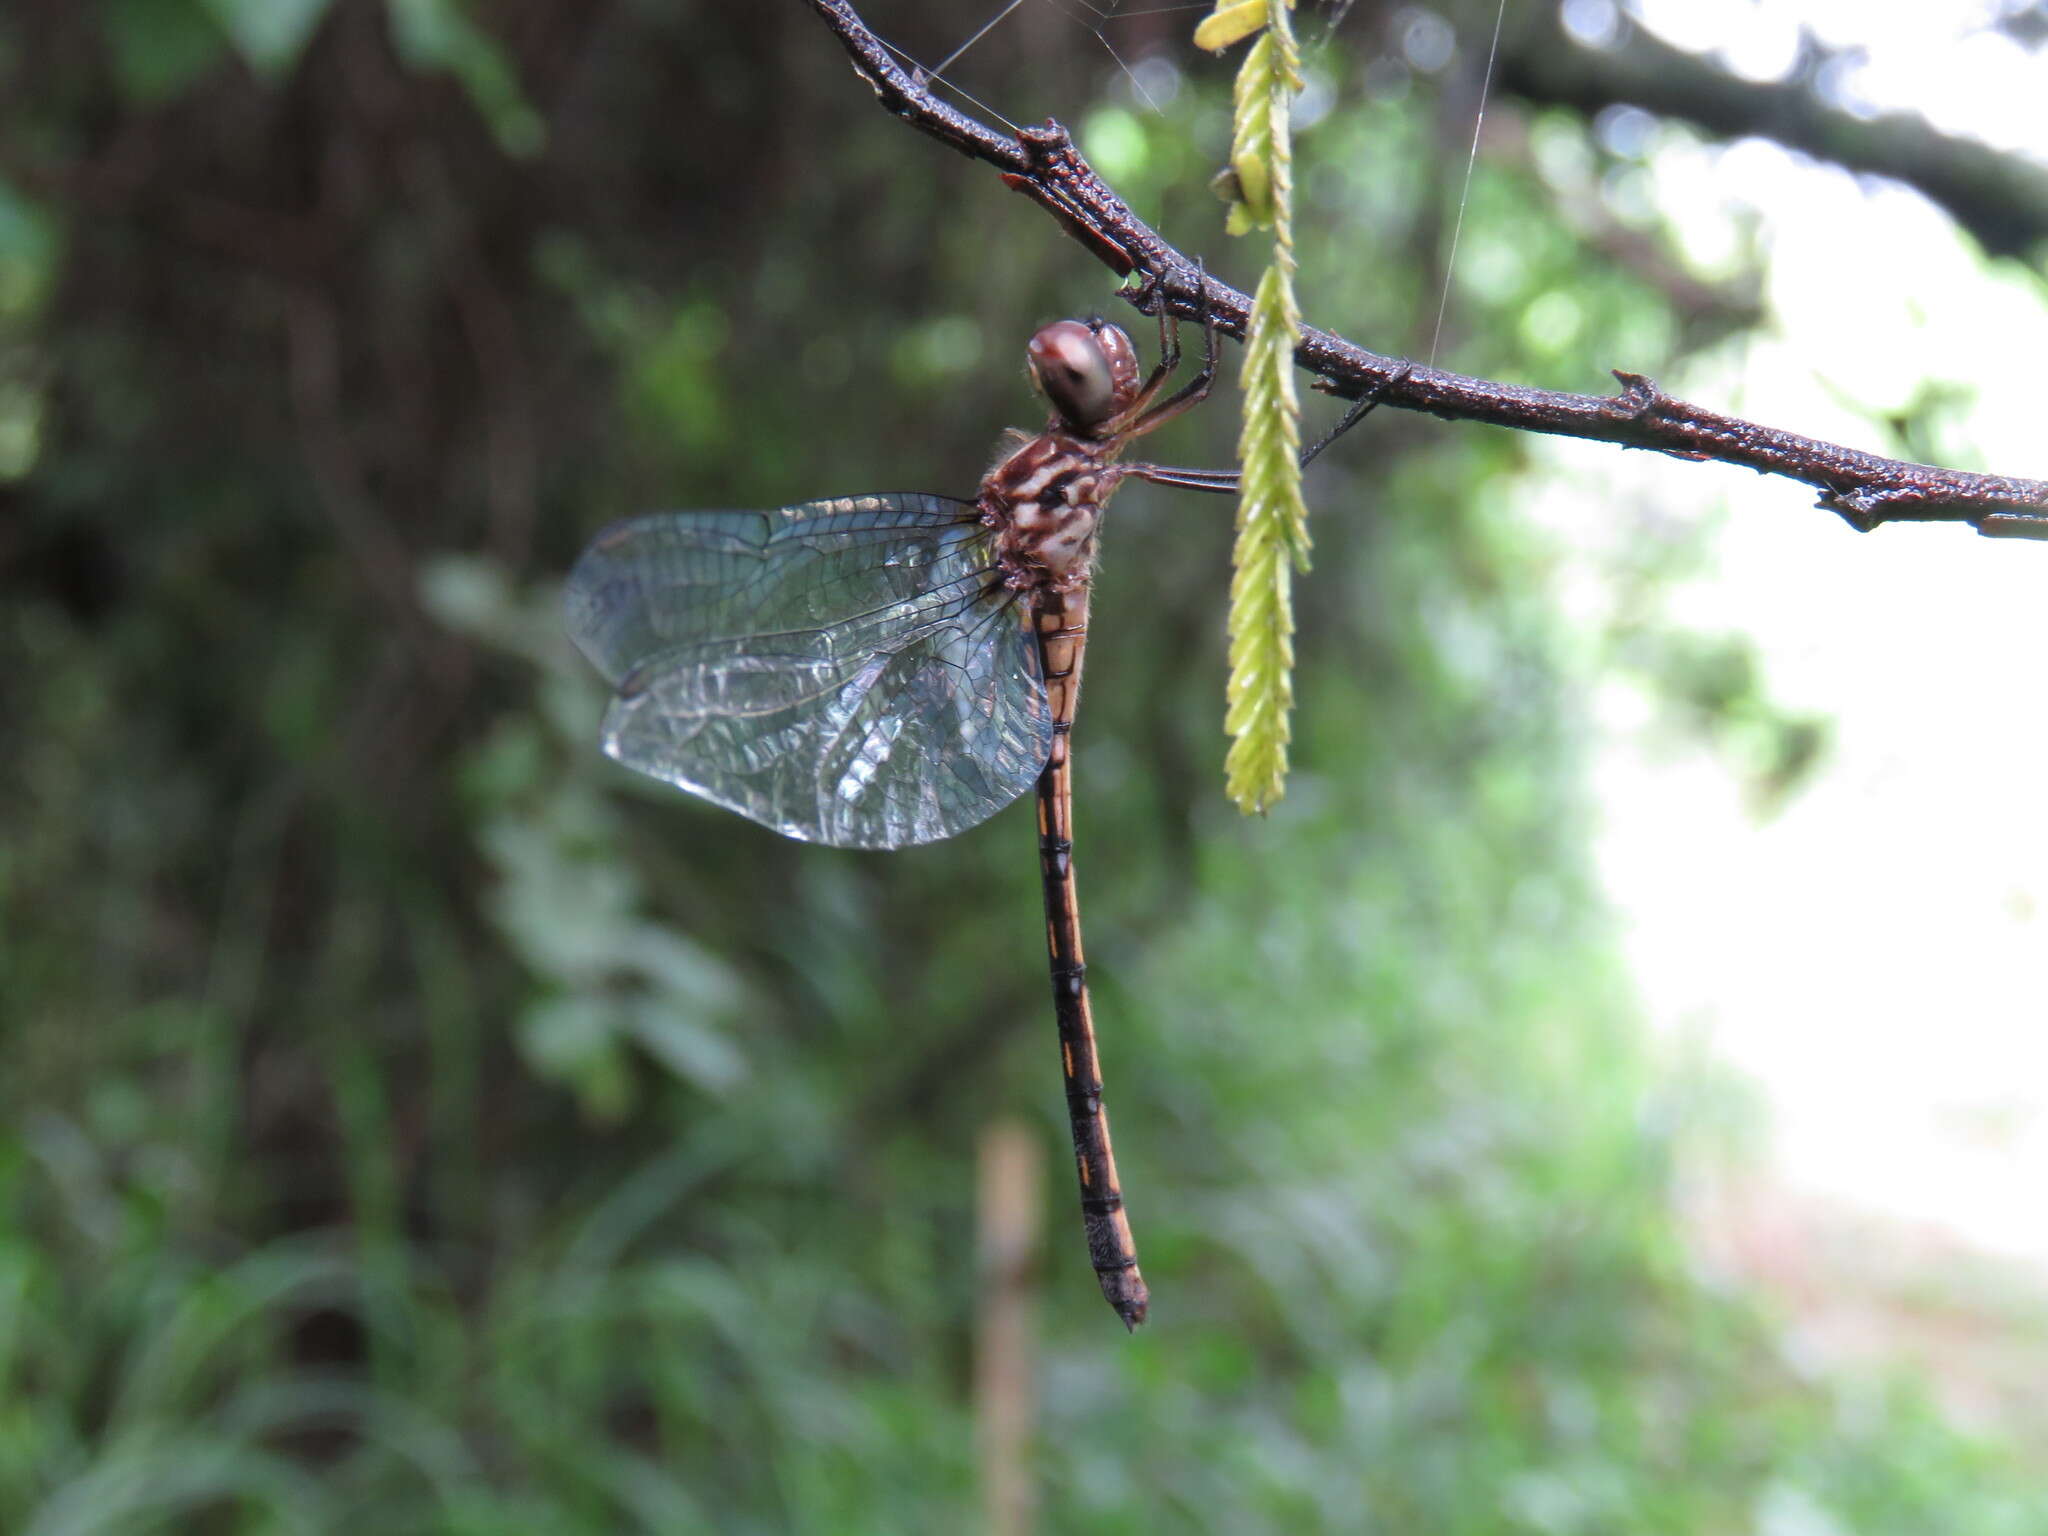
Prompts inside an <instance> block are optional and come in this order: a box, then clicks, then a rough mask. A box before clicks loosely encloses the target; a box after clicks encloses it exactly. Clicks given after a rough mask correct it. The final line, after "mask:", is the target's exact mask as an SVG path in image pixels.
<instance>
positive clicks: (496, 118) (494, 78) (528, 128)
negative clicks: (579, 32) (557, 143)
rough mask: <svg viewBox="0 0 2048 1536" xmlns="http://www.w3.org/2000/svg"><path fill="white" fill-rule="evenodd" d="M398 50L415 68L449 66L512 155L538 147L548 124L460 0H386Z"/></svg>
mask: <svg viewBox="0 0 2048 1536" xmlns="http://www.w3.org/2000/svg"><path fill="white" fill-rule="evenodd" d="M385 3H386V5H387V6H389V8H390V12H391V36H392V40H393V42H394V43H395V44H396V45H397V48H398V56H399V57H400V58H401V59H403V60H404V61H405V62H406V63H407V64H408V65H410V66H411V67H412V68H414V69H445V70H447V71H448V72H449V73H451V74H453V75H454V76H455V77H456V78H457V79H458V80H460V81H461V82H462V88H463V90H464V91H465V92H467V93H468V96H469V100H470V104H471V105H472V106H474V107H475V108H476V109H477V111H478V112H479V113H480V114H481V115H482V117H483V119H484V121H485V122H487V123H489V124H490V125H491V133H492V135H493V136H494V137H495V138H496V139H497V141H498V145H499V147H500V148H502V149H503V150H504V151H505V153H506V154H508V155H530V154H533V153H535V152H536V151H538V150H539V148H540V146H541V141H542V139H544V138H545V137H546V133H547V129H546V125H545V123H543V121H542V120H541V116H540V114H539V113H538V112H536V111H534V109H533V107H532V106H531V105H530V104H529V103H528V102H527V100H526V96H525V94H524V93H523V92H522V91H521V90H520V89H519V78H518V76H517V74H516V73H515V72H514V70H513V68H512V61H511V60H510V59H509V58H507V57H506V55H505V51H504V50H503V49H502V48H500V47H499V46H498V44H497V41H496V40H495V39H494V38H492V37H491V36H490V35H489V34H487V33H486V32H484V31H483V30H482V29H480V28H479V27H478V26H477V25H476V24H475V23H474V22H472V21H471V20H470V19H469V17H468V16H467V15H466V14H465V13H464V11H463V9H462V7H461V5H460V4H458V3H457V0H385Z"/></svg>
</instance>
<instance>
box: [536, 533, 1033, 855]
mask: <svg viewBox="0 0 2048 1536" xmlns="http://www.w3.org/2000/svg"><path fill="white" fill-rule="evenodd" d="M991 562H992V556H991V550H990V543H989V530H988V529H986V528H984V527H983V526H982V525H981V520H980V515H979V513H978V512H977V511H976V510H975V508H974V507H973V506H972V505H971V504H969V503H967V502H961V501H954V500H952V499H950V498H948V497H944V496H927V495H920V494H892V495H878V496H847V497H841V498H838V499H835V500H832V501H812V502H804V503H801V504H799V505H797V506H793V507H783V508H782V509H780V510H779V511H774V512H661V513H655V514H653V515H651V516H648V517H638V518H633V519H631V520H630V521H627V522H623V523H616V524H614V525H613V526H612V527H610V528H607V529H606V530H605V531H604V532H603V533H601V534H599V535H598V536H597V538H596V540H595V541H594V542H592V544H591V546H590V547H589V548H588V549H587V550H585V551H584V552H583V556H582V558H581V559H579V560H578V561H577V562H576V568H575V569H574V570H573V571H572V572H571V573H570V575H569V584H568V591H567V603H568V610H569V633H570V635H571V636H572V637H573V638H574V639H575V641H576V643H577V645H578V646H580V647H581V648H582V650H583V653H584V654H585V655H586V656H588V657H589V658H590V659H591V661H592V662H594V663H595V664H596V666H597V668H598V670H599V671H601V672H603V673H604V675H605V676H606V677H607V678H608V679H610V681H611V683H612V685H613V687H614V688H616V689H617V690H618V697H617V698H616V699H614V700H613V701H612V706H611V708H610V710H609V711H608V712H607V713H606V715H605V722H604V749H605V751H606V752H607V753H609V754H610V755H611V756H612V757H614V758H616V759H618V761H620V762H621V763H624V764H625V765H626V766H627V767H628V768H634V769H637V770H639V771H640V772H641V773H645V774H650V775H652V776H653V777H655V778H657V779H664V780H666V781H667V782H669V783H671V784H675V785H678V786H680V787H681V788H683V789H687V790H691V791H693V792H694V793H696V794H700V795H702V796H704V797H705V798H706V799H708V800H711V801H714V802H716V803H717V804H719V805H722V806H725V807H726V808H727V809H729V810H734V811H738V812H739V813H740V814H741V815H742V816H746V817H750V818H751V819H753V820H755V821H758V822H760V823H761V824H762V825H763V826H766V827H773V828H774V829H775V830H776V831H777V832H780V833H783V834H784V835H785V836H788V837H796V838H803V839H805V840H806V841H810V842H818V843H829V844H831V845H832V846H834V847H838V848H902V847H906V846H908V845H910V844H912V843H925V842H930V841H932V840H933V839H935V838H941V837H950V836H951V835H952V834H954V833H955V832H959V831H962V830H964V829H965V828H967V827H971V826H973V825H974V824H975V823H976V822H979V821H983V820H985V819H986V818H988V817H990V816H992V815H994V814H995V813H996V812H997V811H999V810H1001V809H1002V808H1003V807H1004V806H1006V805H1008V804H1009V803H1010V802H1011V801H1012V800H1014V799H1016V798H1017V796H1019V795H1020V794H1022V793H1023V792H1024V791H1025V790H1026V789H1027V788H1029V787H1030V785H1031V783H1032V781H1033V780H1034V779H1035V778H1037V776H1038V771H1039V769H1041V768H1042V767H1044V765H1045V760H1046V758H1047V757H1048V756H1050V755H1051V752H1052V721H1051V717H1050V714H1049V712H1048V710H1047V706H1046V698H1045V683H1044V680H1043V679H1042V678H1041V677H1040V675H1039V664H1038V645H1037V641H1036V639H1035V638H1034V637H1033V635H1032V634H1031V631H1030V629H1029V626H1028V624H1027V623H1026V622H1025V615H1024V614H1023V612H1022V611H1021V610H1020V608H1019V606H1018V604H1017V602H1016V595H1015V594H1014V593H1012V592H1010V591H1007V590H1006V589H1004V587H1003V586H1002V584H1001V582H1000V580H999V579H998V578H997V577H996V576H995V574H994V572H993V571H992V570H991Z"/></svg>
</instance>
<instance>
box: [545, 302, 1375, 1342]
mask: <svg viewBox="0 0 2048 1536" xmlns="http://www.w3.org/2000/svg"><path fill="white" fill-rule="evenodd" d="M1178 329H1179V328H1178V325H1177V323H1176V322H1174V321H1173V320H1172V318H1171V317H1170V316H1169V315H1168V314H1167V313H1166V311H1165V307H1164V305H1162V306H1161V315H1160V343H1159V361H1158V362H1157V363H1156V364H1155V365H1154V366H1153V368H1152V369H1151V371H1150V372H1149V373H1146V374H1142V375H1141V365H1140V362H1139V358H1138V352H1137V348H1136V347H1135V345H1134V344H1133V343H1132V341H1131V338H1130V336H1129V335H1128V334H1127V333H1126V332H1125V331H1124V330H1123V329H1122V328H1121V327H1119V326H1116V325H1113V324H1110V323H1108V322H1107V321H1104V320H1102V319H1101V318H1099V317H1096V318H1090V319H1087V320H1060V321H1056V322H1054V323H1052V324H1050V325H1046V326H1043V327H1041V328H1040V329H1039V330H1038V331H1037V332H1036V334H1034V335H1033V336H1032V338H1031V341H1030V344H1029V346H1028V347H1027V348H1026V361H1027V365H1028V368H1029V372H1030V376H1031V379H1032V382H1033V383H1034V385H1035V386H1036V388H1037V390H1038V392H1039V394H1040V395H1041V396H1043V397H1044V399H1045V401H1046V403H1047V404H1048V405H1049V406H1050V407H1051V415H1050V417H1049V419H1048V420H1047V422H1046V425H1045V428H1044V430H1043V431H1041V432H1038V433H1036V434H1030V433H1025V432H1021V431H1016V430H1014V429H1013V430H1012V432H1011V433H1010V434H1009V436H1008V438H1007V439H1006V440H1005V446H1004V448H1003V449H1002V450H1001V451H1000V454H999V457H998V458H997V460H996V463H995V465H994V467H993V468H991V469H990V470H989V471H988V473H987V474H985V475H984V476H983V477H982V479H981V483H980V485H979V487H978V488H977V489H976V491H975V494H974V497H973V499H972V500H959V499H956V498H953V497H948V496H939V495H931V494H927V493H922V492H900V491H898V492H885V493H880V494H870V495H860V496H838V497H831V498H828V499H826V500H822V501H806V502H798V503H795V504H793V505H790V506H785V507H780V508H777V509H774V510H772V511H686V512H658V513H653V514H649V515H646V516H641V517H636V518H631V519H628V520H626V521H624V522H620V523H616V524H614V525H612V526H611V527H609V528H607V529H605V530H604V531H603V532H601V533H599V534H598V535H597V537H596V538H595V539H594V540H593V541H592V542H591V544H590V546H589V547H588V548H587V549H586V550H585V551H584V552H583V554H582V556H581V557H580V558H579V559H578V560H577V562H576V565H575V567H574V569H573V570H572V571H571V573H570V576H569V579H568V584H567V589H566V594H565V601H566V605H567V610H568V626H569V632H570V635H571V636H572V637H573V638H574V640H575V641H576V643H577V645H578V647H579V648H580V649H581V650H582V651H583V653H584V654H585V655H586V656H587V657H588V658H589V659H590V661H591V662H592V664H593V665H595V666H596V668H597V670H598V671H599V672H601V673H603V674H604V676H605V678H606V679H607V680H608V681H609V682H610V683H611V685H612V687H613V690H614V694H615V696H614V698H613V699H612V702H611V705H610V707H609V708H608V709H607V711H606V714H605V718H604V725H603V738H602V739H603V748H604V751H605V752H606V754H607V755H608V756H610V757H612V758H613V759H615V760H616V761H618V762H619V763H621V764H623V765H624V766H626V767H628V768H631V769H635V770H637V771H638V772H640V773H644V774H647V775H649V776H650V777H652V778H655V779H660V780H662V781H664V782H666V783H669V784H672V785H674V786H676V787H678V788H680V789H684V790H687V791H689V792H690V793H692V794H696V795H700V796H702V797H703V798H704V799H707V800H709V801H711V802H712V803H714V804H716V805H720V806H723V807H725V808H726V809H727V810H731V811H737V812H738V813H739V814H740V815H742V816H745V817H747V818H749V819H750V820H753V821H756V822H759V823H760V824H761V825H763V826H766V827H769V828H771V829H773V830H774V831H776V832H779V833H781V834H782V835H784V836H785V837H791V838H797V839H800V840H802V841H806V842H815V843H823V844H826V845H828V846H831V847H835V848H871V849H889V848H908V847H912V846H914V845H916V844H920V843H928V842H932V841H935V840H937V839H939V838H945V837H951V836H953V835H954V834H955V833H958V832H963V831H965V830H966V829H967V828H969V827H972V826H975V825H977V824H978V823H980V822H982V821H985V820H987V819H988V818H989V817H991V816H993V815H994V814H995V813H996V812H997V811H999V810H1002V809H1003V808H1004V807H1005V806H1007V805H1009V804H1010V803H1011V802H1012V801H1014V800H1016V799H1017V798H1018V797H1020V796H1021V795H1022V794H1023V793H1024V792H1025V791H1026V790H1027V789H1034V788H1035V790H1036V792H1037V801H1038V862H1039V872H1040V875H1041V877H1042V884H1043V886H1044V892H1045V921H1046V946H1047V951H1048V953H1049V956H1050V960H1051V970H1052V993H1053V1013H1054V1018H1055V1021H1056V1023H1057V1025H1058V1029H1059V1043H1060V1060H1061V1067H1062V1070H1063V1072H1064V1075H1065V1083H1066V1102H1067V1115H1068V1121H1069V1124H1070V1126H1071V1129H1072V1133H1073V1145H1074V1162H1075V1167H1076V1171H1077V1174H1078V1176H1079V1180H1080V1187H1081V1215H1082V1225H1083V1229H1084V1232H1085V1234H1086V1237H1087V1243H1088V1254H1089V1262H1090V1263H1091V1265H1092V1266H1093V1268H1094V1271H1095V1275H1096V1279H1097V1281H1098V1282H1099V1283H1100V1285H1101V1288H1102V1294H1103V1296H1104V1297H1105V1298H1106V1299H1107V1300H1108V1302H1109V1304H1110V1305H1111V1306H1112V1307H1113V1308H1115V1310H1116V1313H1117V1315H1118V1316H1119V1317H1121V1318H1122V1319H1123V1321H1124V1325H1125V1327H1126V1328H1128V1329H1135V1328H1136V1327H1137V1326H1138V1324H1139V1323H1141V1322H1143V1321H1144V1319H1145V1315H1146V1312H1147V1309H1148V1307H1149V1305H1150V1296H1149V1293H1148V1291H1147V1289H1146V1285H1145V1280H1144V1276H1143V1275H1142V1274H1141V1273H1140V1271H1139V1268H1138V1251H1137V1245H1136V1243H1135V1242H1134V1241H1133V1239H1132V1236H1131V1226H1130V1219H1129V1216H1128V1214H1127V1212H1126V1211H1125V1208H1124V1198H1123V1190H1122V1185H1121V1182H1120V1180H1119V1178H1118V1175H1117V1167H1116V1156H1115V1152H1114V1150H1113V1148H1112V1146H1111V1143H1110V1134H1109V1114H1108V1111H1107V1110H1106V1109H1105V1108H1104V1107H1103V1102H1102V1069H1101V1063H1100V1060H1099V1058H1098V1055H1097V1050H1096V1039H1095V1021H1094V1015H1093V1012H1092V1010H1091V1008H1090V1006H1089V999H1088V967H1087V962H1086V960H1085V958H1084V956H1083V951H1082V945H1081V913H1080V905H1079V901H1078V897H1077V894H1076V890H1075V882H1074V861H1073V850H1074V830H1073V755H1072V750H1071V739H1072V732H1073V727H1074V713H1075V707H1076V705H1077V703H1078V701H1079V697H1080V691H1081V663H1082V657H1083V654H1084V652H1085V650H1086V646H1087V639H1088V614H1089V588H1090V582H1091V579H1092V576H1093V573H1094V568H1095V557H1096V547H1097V540H1098V537H1099V535H1100V532H1101V528H1102V518H1103V509H1104V507H1105V505H1106V504H1107V502H1108V501H1109V498H1110V496H1111V495H1112V494H1113V493H1114V492H1115V490H1116V489H1117V487H1118V486H1119V485H1120V484H1122V483H1123V482H1124V481H1125V480H1129V479H1138V480H1149V481H1153V482H1155V483H1158V484H1162V485H1172V486H1178V487H1181V488H1184V489H1189V490H1195V491H1204V492H1216V493H1225V494H1233V493H1235V492H1236V490H1237V488H1238V475H1237V473H1236V472H1235V471H1233V470H1203V469H1177V468H1172V467H1169V466H1165V465H1159V464H1149V463H1143V462H1134V461H1126V460H1124V459H1123V457H1122V455H1123V453H1124V451H1125V450H1126V449H1127V448H1128V447H1129V446H1130V445H1131V444H1132V443H1133V442H1135V441H1136V440H1137V439H1139V438H1141V437H1144V436H1145V435H1146V434H1147V433H1150V432H1152V431H1154V430H1156V429H1157V428H1159V427H1162V426H1164V425H1165V424H1166V423H1167V422H1169V421H1171V420H1173V419H1174V418H1175V417H1177V416H1179V415H1181V414H1182V413H1183V412H1185V411H1188V410H1190V409H1192V408H1193V407H1194V406H1196V405H1198V404H1200V403H1201V402H1202V400H1203V399H1204V398H1205V397H1206V396H1207V395H1208V393H1209V388H1210V385H1211V383H1212V382H1213V380H1214V378H1215V374H1216V331H1215V326H1214V323H1213V321H1212V320H1211V319H1210V318H1209V316H1208V315H1207V313H1206V310H1205V311H1204V315H1203V333H1204V340H1205V346H1204V358H1203V361H1202V364H1201V366H1200V368H1199V369H1198V371H1197V372H1196V373H1195V375H1194V376H1193V378H1192V379H1190V380H1189V381H1188V382H1187V383H1186V384H1184V385H1183V386H1181V387H1180V388H1179V389H1177V390H1174V391H1173V392H1172V393H1167V386H1168V384H1169V383H1170V382H1171V380H1172V378H1173V375H1174V374H1175V372H1176V371H1177V370H1178V369H1179V366H1180V362H1181V353H1180V345H1179V336H1178ZM1376 394H1377V392H1376V391H1375V392H1372V393H1369V394H1367V395H1366V396H1364V397H1362V398H1361V399H1360V400H1358V401H1357V402H1356V403H1355V404H1354V405H1353V406H1352V409H1351V410H1350V412H1349V413H1347V414H1346V416H1345V417H1344V419H1343V420H1342V421H1340V422H1339V423H1338V425H1337V426H1336V427H1335V428H1334V429H1333V430H1332V431H1331V432H1330V433H1328V434H1327V435H1326V436H1325V437H1324V438H1323V439H1322V440H1321V441H1320V442H1318V443H1317V444H1316V445H1315V446H1314V447H1312V448H1310V449H1309V450H1307V451H1306V452H1305V453H1304V454H1302V456H1301V458H1302V462H1303V463H1304V464H1306V463H1307V462H1308V461H1309V460H1311V459H1313V458H1314V457H1315V456H1316V455H1317V454H1319V453H1320V452H1321V451H1322V450H1323V449H1324V448H1326V447H1327V446H1328V445H1329V444H1330V443H1331V442H1332V441H1334V440H1335V439H1336V438H1337V437H1339V436H1341V435H1342V434H1343V433H1344V432H1345V431H1346V430H1348V429H1349V428H1350V426H1351V425H1352V424H1353V423H1354V422H1356V421H1357V420H1358V419H1359V418H1360V417H1361V416H1362V415H1364V414H1365V412H1366V411H1368V410H1370V409H1371V407H1372V405H1373V403H1374V400H1375V397H1376Z"/></svg>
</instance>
